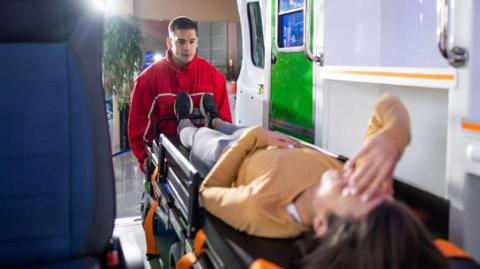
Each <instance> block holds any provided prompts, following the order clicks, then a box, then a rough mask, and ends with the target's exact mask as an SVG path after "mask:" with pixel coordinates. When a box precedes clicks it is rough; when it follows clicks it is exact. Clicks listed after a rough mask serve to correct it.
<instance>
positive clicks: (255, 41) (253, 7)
mask: <svg viewBox="0 0 480 269" xmlns="http://www.w3.org/2000/svg"><path fill="white" fill-rule="evenodd" d="M247 10H248V25H249V27H250V54H251V55H252V62H253V64H254V65H255V66H258V67H261V68H263V67H264V58H265V46H264V44H263V28H262V15H261V12H260V4H259V3H258V2H251V3H248V4H247Z"/></svg>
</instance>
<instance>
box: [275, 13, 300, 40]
mask: <svg viewBox="0 0 480 269" xmlns="http://www.w3.org/2000/svg"><path fill="white" fill-rule="evenodd" d="M278 31H279V34H278V37H279V38H278V46H279V47H280V48H288V47H300V46H303V11H297V12H294V13H290V14H285V15H280V16H279V25H278Z"/></svg>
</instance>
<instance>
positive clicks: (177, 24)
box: [168, 16, 198, 35]
mask: <svg viewBox="0 0 480 269" xmlns="http://www.w3.org/2000/svg"><path fill="white" fill-rule="evenodd" d="M190 29H193V30H195V33H196V34H197V35H198V24H197V22H196V21H193V20H192V19H190V18H188V17H184V16H180V17H176V18H173V19H172V20H171V21H170V23H169V24H168V32H169V33H174V32H175V31H176V30H190Z"/></svg>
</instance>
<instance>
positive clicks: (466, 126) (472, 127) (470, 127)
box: [462, 121, 480, 132]
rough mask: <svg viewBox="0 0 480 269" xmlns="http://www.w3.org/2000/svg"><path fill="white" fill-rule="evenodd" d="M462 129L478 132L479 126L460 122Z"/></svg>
mask: <svg viewBox="0 0 480 269" xmlns="http://www.w3.org/2000/svg"><path fill="white" fill-rule="evenodd" d="M462 128H463V129H466V130H470V131H477V132H480V124H475V123H472V122H467V121H464V122H462Z"/></svg>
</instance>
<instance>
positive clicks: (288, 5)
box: [280, 0, 303, 13]
mask: <svg viewBox="0 0 480 269" xmlns="http://www.w3.org/2000/svg"><path fill="white" fill-rule="evenodd" d="M302 7H303V0H280V13H282V12H286V11H289V10H292V9H296V8H302Z"/></svg>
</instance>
